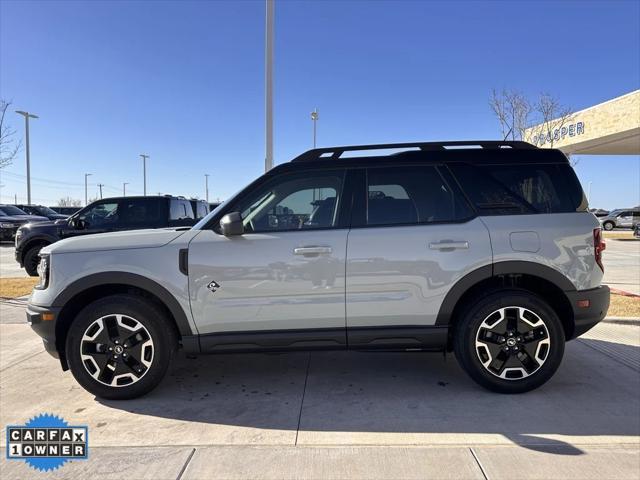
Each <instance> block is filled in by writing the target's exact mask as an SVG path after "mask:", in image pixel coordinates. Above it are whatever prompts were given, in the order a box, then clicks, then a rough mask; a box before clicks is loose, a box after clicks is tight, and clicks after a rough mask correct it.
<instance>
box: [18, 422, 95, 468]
mask: <svg viewBox="0 0 640 480" xmlns="http://www.w3.org/2000/svg"><path fill="white" fill-rule="evenodd" d="M87 434H88V429H87V427H86V426H84V425H83V426H72V425H69V424H68V423H67V422H66V421H64V420H63V419H62V418H60V417H58V416H56V415H50V414H41V415H38V416H37V417H34V418H32V419H31V420H29V421H28V422H27V423H25V424H24V425H7V459H8V460H24V461H26V462H27V464H28V465H30V466H31V467H33V468H35V469H37V470H41V471H43V472H46V471H49V470H55V469H57V468H59V467H61V466H62V465H63V464H64V463H65V462H66V461H68V460H86V459H87V458H88V454H89V444H88V440H89V439H88V435H87Z"/></svg>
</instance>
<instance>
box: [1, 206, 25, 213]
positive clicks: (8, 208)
mask: <svg viewBox="0 0 640 480" xmlns="http://www.w3.org/2000/svg"><path fill="white" fill-rule="evenodd" d="M1 210H2V211H3V212H4V213H5V214H6V215H27V213H25V212H23V211H22V210H20V209H19V208H18V207H14V206H13V205H3V206H2V208H1Z"/></svg>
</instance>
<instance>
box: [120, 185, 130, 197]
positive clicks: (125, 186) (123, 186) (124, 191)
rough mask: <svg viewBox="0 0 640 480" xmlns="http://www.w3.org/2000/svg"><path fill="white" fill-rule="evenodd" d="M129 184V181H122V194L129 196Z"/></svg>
mask: <svg viewBox="0 0 640 480" xmlns="http://www.w3.org/2000/svg"><path fill="white" fill-rule="evenodd" d="M127 185H129V182H122V196H123V197H126V196H127Z"/></svg>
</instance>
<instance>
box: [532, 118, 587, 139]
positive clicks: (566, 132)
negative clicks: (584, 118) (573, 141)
mask: <svg viewBox="0 0 640 480" xmlns="http://www.w3.org/2000/svg"><path fill="white" fill-rule="evenodd" d="M583 133H584V122H576V123H570V124H569V125H564V126H563V127H560V128H555V129H554V130H553V131H548V132H546V133H545V132H541V133H539V134H536V135H534V136H533V144H534V145H544V144H546V143H555V142H559V141H560V140H564V139H565V137H576V136H578V135H582V134H583ZM552 140H553V142H552Z"/></svg>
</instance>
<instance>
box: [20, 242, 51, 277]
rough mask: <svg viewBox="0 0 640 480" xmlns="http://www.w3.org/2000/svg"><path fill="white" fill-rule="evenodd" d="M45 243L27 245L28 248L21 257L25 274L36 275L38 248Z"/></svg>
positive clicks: (38, 257) (40, 248)
mask: <svg viewBox="0 0 640 480" xmlns="http://www.w3.org/2000/svg"><path fill="white" fill-rule="evenodd" d="M45 246H46V244H39V245H35V246H33V247H29V249H28V250H27V251H26V252H25V254H24V257H23V258H22V265H24V269H25V271H26V272H27V274H28V275H29V276H31V277H37V276H38V263H39V262H40V256H39V254H40V250H42V247H45Z"/></svg>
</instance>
